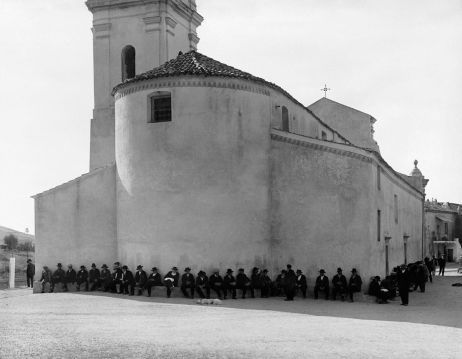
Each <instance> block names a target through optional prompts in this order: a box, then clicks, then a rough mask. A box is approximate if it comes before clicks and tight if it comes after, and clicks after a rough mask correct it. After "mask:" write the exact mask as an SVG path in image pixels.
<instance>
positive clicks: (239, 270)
mask: <svg viewBox="0 0 462 359" xmlns="http://www.w3.org/2000/svg"><path fill="white" fill-rule="evenodd" d="M254 269H255V268H254ZM243 271H244V268H239V269H238V272H243Z"/></svg>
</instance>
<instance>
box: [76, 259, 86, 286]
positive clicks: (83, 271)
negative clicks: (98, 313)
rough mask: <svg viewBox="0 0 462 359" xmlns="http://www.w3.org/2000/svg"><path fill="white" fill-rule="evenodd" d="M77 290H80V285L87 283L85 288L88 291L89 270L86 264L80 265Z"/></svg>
mask: <svg viewBox="0 0 462 359" xmlns="http://www.w3.org/2000/svg"><path fill="white" fill-rule="evenodd" d="M76 282H77V292H80V286H81V285H82V284H84V285H85V290H86V291H88V271H87V269H86V268H85V266H84V265H81V266H80V270H79V271H78V272H77V281H76Z"/></svg>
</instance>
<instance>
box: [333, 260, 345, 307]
mask: <svg viewBox="0 0 462 359" xmlns="http://www.w3.org/2000/svg"><path fill="white" fill-rule="evenodd" d="M332 285H333V289H332V300H335V299H336V297H337V293H339V294H340V298H341V299H342V301H344V300H345V295H346V291H347V280H346V277H345V276H344V275H343V274H342V268H337V274H336V275H334V278H332Z"/></svg>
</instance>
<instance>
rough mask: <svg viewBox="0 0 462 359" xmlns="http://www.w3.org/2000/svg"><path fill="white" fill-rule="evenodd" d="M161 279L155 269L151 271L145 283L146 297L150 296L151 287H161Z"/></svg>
mask: <svg viewBox="0 0 462 359" xmlns="http://www.w3.org/2000/svg"><path fill="white" fill-rule="evenodd" d="M163 286H164V285H163V284H162V277H161V276H160V274H159V272H158V271H157V267H153V268H152V269H151V274H149V277H148V280H147V282H146V289H147V291H148V297H150V296H151V290H152V287H163Z"/></svg>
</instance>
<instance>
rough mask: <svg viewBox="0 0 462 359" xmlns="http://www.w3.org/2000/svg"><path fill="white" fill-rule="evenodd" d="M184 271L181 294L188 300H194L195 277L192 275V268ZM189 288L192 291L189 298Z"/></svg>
mask: <svg viewBox="0 0 462 359" xmlns="http://www.w3.org/2000/svg"><path fill="white" fill-rule="evenodd" d="M184 271H185V273H184V274H183V275H182V276H181V292H182V293H183V295H184V296H185V297H186V298H192V299H194V287H195V279H194V276H193V275H192V274H191V268H189V267H186V268H185V269H184ZM188 288H189V289H191V296H189V294H188V292H187V291H186V289H188Z"/></svg>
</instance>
